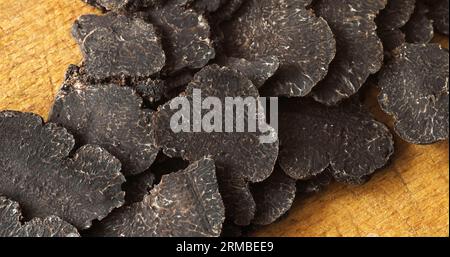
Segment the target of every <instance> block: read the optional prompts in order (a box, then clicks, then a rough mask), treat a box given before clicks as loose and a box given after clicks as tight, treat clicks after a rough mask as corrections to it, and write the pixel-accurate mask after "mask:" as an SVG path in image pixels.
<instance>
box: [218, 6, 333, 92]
mask: <svg viewBox="0 0 450 257" xmlns="http://www.w3.org/2000/svg"><path fill="white" fill-rule="evenodd" d="M310 3H311V0H286V1H277V0H258V1H257V0H249V1H246V2H245V3H244V4H243V6H242V8H241V9H240V10H239V11H238V13H237V14H236V15H235V16H234V17H233V19H232V20H230V21H228V22H225V23H224V24H223V26H222V30H223V33H224V35H225V37H224V48H225V50H226V53H227V55H228V56H231V57H237V58H245V59H247V60H250V61H253V60H255V59H257V58H261V57H266V56H275V57H277V58H278V59H279V61H280V68H279V69H278V72H277V73H276V75H275V76H274V77H272V79H271V80H270V81H269V82H268V85H267V88H266V89H265V92H266V93H267V94H268V95H272V96H273V95H282V96H291V97H294V96H305V95H307V94H309V93H310V92H311V90H312V88H313V87H314V86H315V85H316V84H317V83H318V82H319V81H320V80H322V79H323V78H324V77H325V75H326V73H327V70H328V65H329V64H330V62H331V60H332V59H333V58H334V55H335V50H336V42H335V40H334V38H333V33H332V32H331V29H330V27H328V25H327V23H326V21H325V20H323V19H322V18H317V17H316V16H314V14H313V13H312V12H311V11H310V10H308V9H306V6H307V5H309V4H310Z"/></svg>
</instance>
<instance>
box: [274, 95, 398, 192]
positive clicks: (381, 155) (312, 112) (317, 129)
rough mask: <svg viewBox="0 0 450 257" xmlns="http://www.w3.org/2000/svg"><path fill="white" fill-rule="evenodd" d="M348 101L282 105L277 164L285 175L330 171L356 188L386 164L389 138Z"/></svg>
mask: <svg viewBox="0 0 450 257" xmlns="http://www.w3.org/2000/svg"><path fill="white" fill-rule="evenodd" d="M352 100H353V101H349V102H344V103H342V104H341V105H339V106H337V107H326V106H324V105H321V104H319V103H316V102H314V101H312V100H310V99H295V100H294V99H293V100H290V101H285V102H282V104H281V106H280V109H281V113H280V131H279V133H280V135H279V136H280V157H279V161H280V166H281V168H282V169H283V170H284V171H285V172H286V174H288V175H289V176H291V177H292V178H294V179H298V180H305V179H310V178H313V177H314V176H317V175H319V174H321V173H322V172H324V171H325V170H326V169H327V168H330V170H331V172H332V175H333V177H334V178H335V179H337V180H338V181H340V182H344V183H351V184H361V183H364V182H365V181H366V179H367V177H368V176H369V175H371V174H373V173H374V172H375V171H376V170H377V169H379V168H382V167H383V166H385V165H386V163H387V162H388V160H389V158H390V157H391V155H392V154H393V151H394V142H393V137H392V135H391V133H390V132H389V130H388V128H387V127H386V126H385V125H383V124H381V123H380V122H377V121H375V120H374V119H373V118H372V116H371V115H370V114H369V113H368V112H367V111H365V110H364V109H363V107H361V104H360V103H359V102H356V101H355V100H354V99H352Z"/></svg>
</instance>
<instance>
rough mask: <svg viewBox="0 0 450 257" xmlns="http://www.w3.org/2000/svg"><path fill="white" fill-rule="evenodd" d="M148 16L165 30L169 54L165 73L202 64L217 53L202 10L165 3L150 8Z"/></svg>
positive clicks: (161, 30)
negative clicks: (199, 11)
mask: <svg viewBox="0 0 450 257" xmlns="http://www.w3.org/2000/svg"><path fill="white" fill-rule="evenodd" d="M147 18H148V19H149V21H150V22H151V23H152V24H154V25H155V26H156V27H157V28H158V30H159V31H160V32H161V34H162V42H163V46H164V50H165V51H166V54H167V61H166V66H165V67H164V72H165V73H169V74H170V73H173V72H176V71H179V70H183V69H198V68H202V67H203V66H205V65H206V64H207V63H208V62H209V61H210V60H211V59H213V58H214V57H215V50H214V46H213V42H212V41H211V39H210V34H211V32H210V27H209V24H208V21H207V20H206V18H205V16H204V15H203V14H200V13H197V12H196V11H194V10H193V9H187V8H185V7H183V6H179V5H174V4H166V5H164V6H161V7H159V8H156V9H153V10H150V11H149V12H148V17H147Z"/></svg>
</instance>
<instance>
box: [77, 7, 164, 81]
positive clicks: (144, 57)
mask: <svg viewBox="0 0 450 257" xmlns="http://www.w3.org/2000/svg"><path fill="white" fill-rule="evenodd" d="M72 34H73V36H74V37H75V39H76V40H77V42H78V44H79V45H80V48H81V51H82V52H83V56H84V65H85V69H86V73H87V75H89V76H91V77H93V78H95V79H97V80H101V79H105V78H110V77H120V76H125V77H147V76H151V75H153V74H155V73H158V72H159V71H160V70H161V69H162V68H163V66H164V64H165V54H164V51H163V49H162V47H161V42H160V39H159V37H158V36H157V34H156V32H155V29H154V28H153V25H151V24H148V23H146V22H145V21H144V20H143V19H140V18H131V17H127V16H124V15H120V14H115V13H108V14H106V15H104V16H97V15H84V16H81V17H80V18H79V19H78V20H77V21H76V22H75V24H74V25H73V28H72Z"/></svg>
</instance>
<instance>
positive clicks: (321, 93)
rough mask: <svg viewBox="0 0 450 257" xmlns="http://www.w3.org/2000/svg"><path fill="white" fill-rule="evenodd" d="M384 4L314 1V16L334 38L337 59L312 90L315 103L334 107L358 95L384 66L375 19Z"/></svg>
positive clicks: (376, 0)
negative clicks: (369, 79)
mask: <svg viewBox="0 0 450 257" xmlns="http://www.w3.org/2000/svg"><path fill="white" fill-rule="evenodd" d="M386 1H387V0H374V1H360V0H341V1H336V0H317V1H316V2H315V3H314V6H313V8H314V10H315V11H316V14H317V15H318V16H320V17H322V18H324V19H325V20H326V21H327V22H328V25H329V26H330V27H331V30H332V31H333V33H334V35H335V37H336V57H335V58H334V60H333V61H332V62H331V64H330V67H329V70H328V74H327V76H326V77H325V79H324V80H322V81H321V82H320V83H319V84H318V85H317V86H316V87H315V88H314V90H313V93H312V96H313V97H314V99H316V101H318V102H321V103H323V104H326V105H336V104H337V103H339V102H340V101H342V100H344V99H346V98H349V97H350V96H352V95H354V94H355V93H357V92H358V91H359V89H360V88H361V87H362V85H363V84H364V82H366V80H367V78H368V77H369V76H370V75H371V74H375V73H376V72H378V71H379V70H380V68H381V65H382V64H383V45H382V43H381V41H380V39H379V38H378V36H377V32H376V29H377V26H376V24H375V21H374V19H375V17H376V15H377V14H378V12H379V11H380V10H382V9H383V8H384V7H385V5H386Z"/></svg>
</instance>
